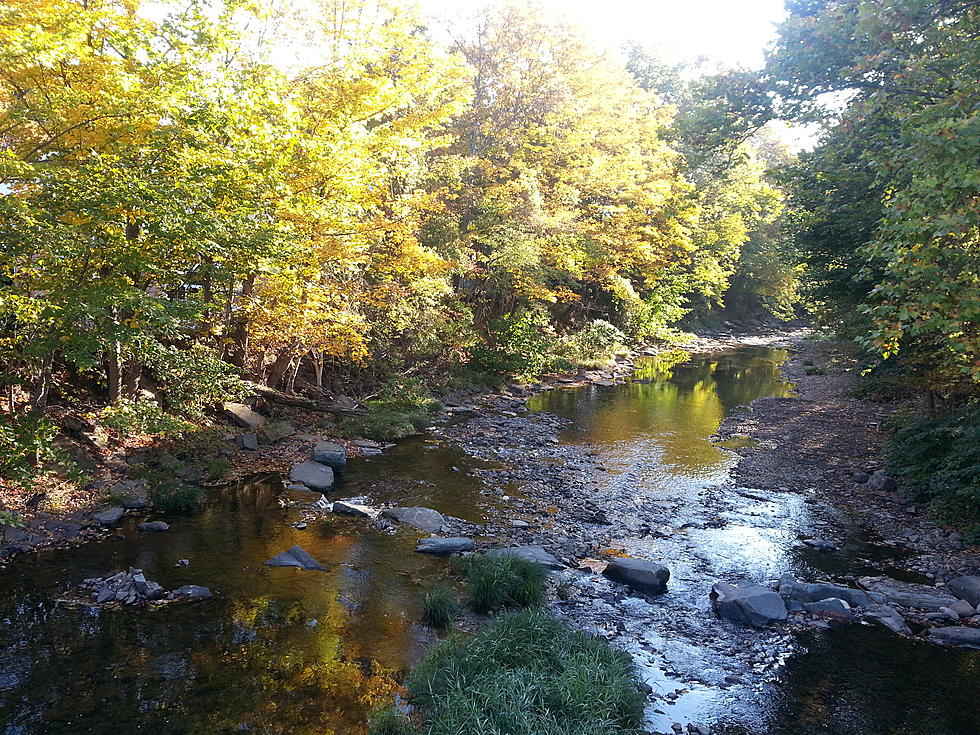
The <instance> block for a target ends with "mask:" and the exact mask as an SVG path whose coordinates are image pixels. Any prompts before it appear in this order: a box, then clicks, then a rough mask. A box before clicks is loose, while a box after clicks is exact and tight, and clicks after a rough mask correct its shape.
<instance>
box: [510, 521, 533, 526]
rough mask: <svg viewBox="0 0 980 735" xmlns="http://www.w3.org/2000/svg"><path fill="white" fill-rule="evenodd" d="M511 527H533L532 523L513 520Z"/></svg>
mask: <svg viewBox="0 0 980 735" xmlns="http://www.w3.org/2000/svg"><path fill="white" fill-rule="evenodd" d="M510 525H511V528H530V527H531V524H530V523H528V522H527V521H521V520H511V522H510Z"/></svg>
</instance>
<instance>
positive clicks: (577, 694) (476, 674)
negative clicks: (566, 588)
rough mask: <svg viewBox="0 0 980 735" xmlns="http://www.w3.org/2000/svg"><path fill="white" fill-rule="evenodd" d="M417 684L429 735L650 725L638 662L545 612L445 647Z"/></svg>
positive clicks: (615, 731)
mask: <svg viewBox="0 0 980 735" xmlns="http://www.w3.org/2000/svg"><path fill="white" fill-rule="evenodd" d="M407 683H408V690H409V694H410V696H411V698H412V702H413V704H415V705H416V706H418V707H420V708H421V711H422V712H423V713H424V715H425V724H426V728H425V732H426V733H427V734H428V735H628V734H631V733H638V732H639V727H640V725H641V724H642V721H643V696H642V694H641V693H640V692H639V689H638V681H637V674H636V669H635V666H634V664H633V661H632V659H631V658H630V656H629V655H628V654H626V653H624V652H623V651H618V650H616V649H614V648H613V647H612V646H610V645H609V644H608V643H607V642H606V641H604V640H601V639H596V638H590V637H589V636H586V635H585V634H583V633H579V632H575V631H572V630H570V629H569V628H568V627H567V626H566V625H565V624H564V623H562V622H561V621H559V620H558V619H556V618H554V617H553V616H551V615H549V614H547V613H545V612H543V611H523V612H516V613H509V614H506V615H502V616H500V617H498V618H496V619H495V620H493V621H492V622H491V623H489V624H488V625H487V626H486V627H485V628H483V629H482V630H481V631H480V632H479V633H477V634H476V635H474V636H472V637H470V638H462V637H454V638H450V639H449V640H448V641H445V642H443V643H441V644H438V645H437V646H436V647H434V648H433V649H432V650H431V651H430V653H429V654H428V656H426V658H425V659H424V660H423V661H422V662H421V663H420V664H419V665H418V667H416V669H415V670H414V671H413V672H412V673H411V674H410V676H409V678H408V682H407Z"/></svg>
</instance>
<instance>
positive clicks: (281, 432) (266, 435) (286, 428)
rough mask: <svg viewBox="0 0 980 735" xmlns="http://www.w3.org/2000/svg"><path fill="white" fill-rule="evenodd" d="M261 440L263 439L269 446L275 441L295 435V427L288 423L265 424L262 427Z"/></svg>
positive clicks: (274, 422)
mask: <svg viewBox="0 0 980 735" xmlns="http://www.w3.org/2000/svg"><path fill="white" fill-rule="evenodd" d="M261 433H262V438H263V439H265V441H266V442H268V443H269V444H275V443H276V442H277V441H282V440H283V439H285V438H286V437H287V436H292V435H293V434H295V433H296V427H295V426H293V425H292V424H291V423H289V422H288V421H273V422H272V423H270V424H266V425H265V426H263V427H262V432H261Z"/></svg>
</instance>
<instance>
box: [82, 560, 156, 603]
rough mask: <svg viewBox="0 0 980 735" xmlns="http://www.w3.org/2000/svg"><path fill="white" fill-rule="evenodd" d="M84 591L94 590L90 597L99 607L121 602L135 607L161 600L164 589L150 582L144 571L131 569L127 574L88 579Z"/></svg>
mask: <svg viewBox="0 0 980 735" xmlns="http://www.w3.org/2000/svg"><path fill="white" fill-rule="evenodd" d="M81 587H82V588H83V589H89V590H92V592H91V594H90V596H91V598H92V600H94V601H95V604H97V605H104V604H108V603H111V602H121V603H122V604H124V605H135V604H140V603H146V602H150V601H153V600H159V599H160V598H161V597H163V595H164V592H163V587H161V586H160V585H158V584H157V583H156V582H151V581H149V580H148V579H147V578H146V576H145V575H144V574H143V570H142V569H132V568H131V569H129V570H128V571H125V572H110V573H109V574H106V575H103V576H102V577H94V578H92V579H86V580H85V581H84V582H82V584H81Z"/></svg>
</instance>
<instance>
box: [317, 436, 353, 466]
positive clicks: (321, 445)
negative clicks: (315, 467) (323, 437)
mask: <svg viewBox="0 0 980 735" xmlns="http://www.w3.org/2000/svg"><path fill="white" fill-rule="evenodd" d="M313 461H314V462H319V463H320V464H325V465H328V466H329V467H332V468H333V469H335V470H342V469H344V466H345V465H346V464H347V450H346V449H344V447H343V446H342V445H340V444H336V443H334V442H327V441H320V442H317V443H316V444H315V445H314V447H313Z"/></svg>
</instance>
